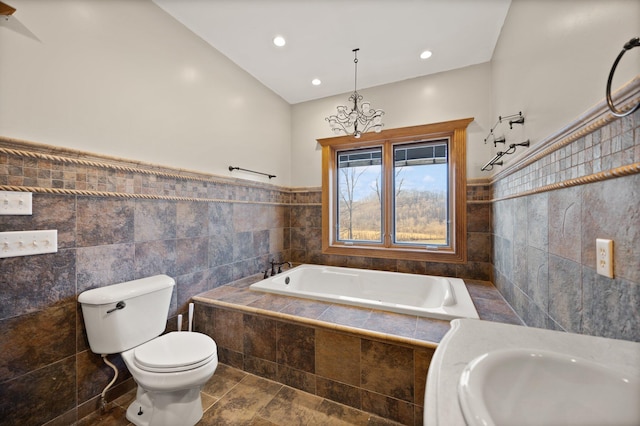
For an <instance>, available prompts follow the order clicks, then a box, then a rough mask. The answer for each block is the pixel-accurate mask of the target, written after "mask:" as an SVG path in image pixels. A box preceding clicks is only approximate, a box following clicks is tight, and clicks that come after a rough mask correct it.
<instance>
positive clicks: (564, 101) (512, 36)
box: [491, 0, 640, 171]
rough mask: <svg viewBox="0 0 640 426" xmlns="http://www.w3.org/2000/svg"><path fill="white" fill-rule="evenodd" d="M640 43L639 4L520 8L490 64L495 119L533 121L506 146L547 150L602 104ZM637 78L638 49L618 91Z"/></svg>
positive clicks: (576, 1) (532, 2)
mask: <svg viewBox="0 0 640 426" xmlns="http://www.w3.org/2000/svg"><path fill="white" fill-rule="evenodd" d="M639 36H640V1H638V0H606V1H603V0H559V1H540V0H513V1H512V3H511V7H510V9H509V13H508V15H507V19H506V21H505V24H504V26H503V28H502V33H501V34H500V38H499V39H498V44H497V46H496V49H495V51H494V54H493V58H492V61H491V64H492V70H493V74H492V86H493V91H492V92H493V108H494V115H495V116H498V115H506V114H509V113H511V112H513V111H516V112H517V111H523V113H524V114H525V116H526V122H525V125H524V126H523V127H519V126H517V127H516V128H514V131H513V132H509V131H508V126H507V142H508V141H509V139H511V140H512V141H514V142H515V141H519V140H526V139H530V140H531V144H532V145H535V144H537V143H540V142H541V141H542V140H544V139H545V138H547V137H549V136H550V135H552V134H554V133H556V132H558V131H560V130H561V129H562V128H563V127H564V126H566V125H567V123H570V122H572V121H574V120H575V119H577V118H578V117H580V116H581V115H582V114H583V113H584V112H586V111H587V110H589V109H590V108H591V107H592V106H594V105H595V104H597V103H599V102H601V101H602V100H603V99H604V97H605V88H606V84H607V78H608V76H609V70H610V69H611V66H612V65H613V61H614V60H615V58H616V56H617V55H618V53H620V51H621V50H622V46H623V45H624V43H626V42H627V41H629V40H630V39H631V38H632V37H639ZM638 75H640V48H635V49H633V50H630V51H628V52H627V53H625V55H624V57H623V58H622V61H621V62H620V64H619V66H618V68H617V70H616V73H615V79H614V82H613V88H614V90H615V89H616V88H619V87H621V86H622V85H623V84H625V83H627V82H629V81H631V80H632V79H633V78H634V76H638ZM492 148H493V146H492ZM500 148H501V145H498V148H497V149H498V150H499V149H500ZM524 154H525V149H521V150H519V151H518V152H516V154H514V155H512V156H505V157H503V158H504V159H505V163H506V164H508V163H509V162H512V161H514V160H516V159H518V158H520V157H521V156H522V155H524ZM498 169H499V168H496V171H499V170H498Z"/></svg>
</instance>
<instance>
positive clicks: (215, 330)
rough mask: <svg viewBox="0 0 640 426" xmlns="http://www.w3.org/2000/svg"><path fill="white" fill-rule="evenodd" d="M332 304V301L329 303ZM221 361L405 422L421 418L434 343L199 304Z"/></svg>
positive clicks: (200, 320)
mask: <svg viewBox="0 0 640 426" xmlns="http://www.w3.org/2000/svg"><path fill="white" fill-rule="evenodd" d="M322 308H323V309H326V306H323V307H322ZM196 320H197V324H198V326H199V331H201V332H203V333H205V334H208V335H210V336H215V339H216V343H217V344H218V355H219V357H220V360H221V362H223V363H225V364H227V365H231V366H233V367H236V368H239V369H244V370H245V371H248V372H250V373H253V374H256V375H259V376H262V377H265V378H268V379H271V380H275V381H278V382H280V383H283V384H286V385H288V386H291V387H294V388H297V389H301V390H303V391H305V392H308V393H311V394H315V395H318V396H321V397H323V398H327V399H330V400H333V401H336V402H339V403H342V404H344V405H348V406H350V407H354V408H357V409H359V410H363V411H367V412H370V413H374V414H377V415H379V416H381V417H384V418H387V419H391V420H395V421H397V422H400V423H402V424H406V425H413V424H422V406H423V401H424V390H425V389H424V385H425V381H424V378H425V377H426V375H427V368H428V365H429V363H430V361H431V356H432V355H433V349H430V348H426V347H418V346H415V347H414V346H409V345H399V344H394V343H386V342H380V341H376V340H372V339H368V338H365V337H363V336H362V335H356V334H349V333H343V332H337V331H335V330H331V329H327V328H323V327H319V326H310V325H305V324H302V323H291V322H287V321H284V320H279V319H274V318H270V317H265V316H261V315H258V314H248V313H243V312H241V311H236V310H229V309H224V308H218V307H214V306H210V305H206V304H198V308H197V315H196Z"/></svg>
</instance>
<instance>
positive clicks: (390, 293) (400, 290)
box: [250, 265, 479, 320]
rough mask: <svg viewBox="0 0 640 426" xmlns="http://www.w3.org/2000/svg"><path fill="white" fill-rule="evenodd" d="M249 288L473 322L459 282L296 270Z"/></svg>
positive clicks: (360, 271) (337, 269)
mask: <svg viewBox="0 0 640 426" xmlns="http://www.w3.org/2000/svg"><path fill="white" fill-rule="evenodd" d="M250 288H251V289H252V290H257V291H264V292H269V293H277V294H282V295H287V296H294V297H303V298H307V299H315V300H323V301H328V302H334V303H339V304H345V305H354V306H360V307H365V308H373V309H379V310H384V311H390V312H397V313H401V314H408V315H417V316H421V317H429V318H436V319H444V320H451V319H454V318H476V319H477V318H479V317H478V312H477V311H476V308H475V306H474V305H473V302H472V300H471V296H469V292H468V291H467V287H466V285H465V283H464V281H462V280H461V279H459V278H448V277H436V276H431V275H416V274H404V273H399V272H385V271H372V270H368V269H355V268H340V267H335V266H322V265H300V266H297V267H295V268H292V269H289V270H287V271H285V272H283V273H280V274H278V275H275V276H272V277H269V278H266V279H264V280H262V281H259V282H257V283H255V284H252V285H251V287H250Z"/></svg>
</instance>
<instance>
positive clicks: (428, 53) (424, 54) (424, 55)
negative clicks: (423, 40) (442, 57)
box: [420, 50, 433, 59]
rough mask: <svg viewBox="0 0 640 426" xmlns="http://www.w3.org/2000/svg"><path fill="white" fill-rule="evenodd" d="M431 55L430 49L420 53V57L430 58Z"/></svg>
mask: <svg viewBox="0 0 640 426" xmlns="http://www.w3.org/2000/svg"><path fill="white" fill-rule="evenodd" d="M431 55H433V53H431V51H430V50H425V51H424V52H422V53H421V54H420V59H427V58H430V57H431Z"/></svg>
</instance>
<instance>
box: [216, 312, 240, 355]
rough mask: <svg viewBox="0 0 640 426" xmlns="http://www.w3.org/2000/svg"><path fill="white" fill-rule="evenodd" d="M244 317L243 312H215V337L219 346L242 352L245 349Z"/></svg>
mask: <svg viewBox="0 0 640 426" xmlns="http://www.w3.org/2000/svg"><path fill="white" fill-rule="evenodd" d="M243 334H244V317H243V314H242V313H241V312H238V311H230V310H226V309H216V310H214V319H213V335H214V336H216V337H215V340H216V342H217V343H218V346H222V347H225V348H229V349H231V350H233V351H235V352H240V353H241V352H242V351H243V348H244V339H243Z"/></svg>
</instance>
